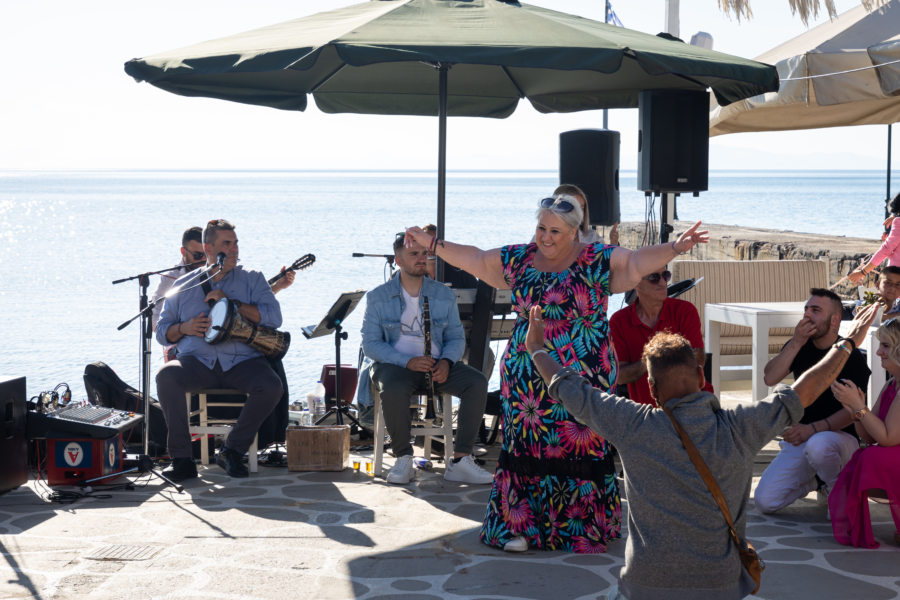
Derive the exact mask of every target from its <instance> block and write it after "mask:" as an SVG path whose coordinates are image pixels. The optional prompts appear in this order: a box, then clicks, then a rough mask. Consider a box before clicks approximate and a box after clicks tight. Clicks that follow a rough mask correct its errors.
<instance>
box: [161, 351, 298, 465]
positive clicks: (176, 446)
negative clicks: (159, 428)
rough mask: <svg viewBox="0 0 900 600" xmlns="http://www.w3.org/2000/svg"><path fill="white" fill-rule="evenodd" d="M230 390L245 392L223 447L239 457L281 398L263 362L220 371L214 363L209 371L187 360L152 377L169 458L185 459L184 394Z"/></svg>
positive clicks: (278, 385) (278, 386) (277, 384)
mask: <svg viewBox="0 0 900 600" xmlns="http://www.w3.org/2000/svg"><path fill="white" fill-rule="evenodd" d="M216 388H218V389H234V390H239V391H241V392H246V393H247V394H249V395H248V397H247V402H246V403H245V404H244V407H243V408H242V409H241V415H240V417H238V420H237V423H235V425H234V427H232V429H231V433H229V434H228V438H227V439H226V440H225V445H226V446H227V447H229V448H231V449H232V450H236V451H237V452H239V453H241V454H243V453H245V452H246V451H247V449H248V448H250V444H251V443H253V437H254V436H255V435H256V432H257V430H259V426H260V424H261V423H262V422H263V421H264V420H265V418H266V417H267V416H269V413H270V412H272V409H273V408H274V407H275V405H276V404H278V399H279V398H281V393H282V388H281V380H279V379H278V375H276V374H275V372H274V371H273V370H272V367H270V366H269V362H268V361H267V360H266V359H265V358H263V357H258V358H251V359H249V360H245V361H243V362H240V363H238V364H236V365H234V366H233V367H231V368H230V369H229V370H227V371H223V370H222V367H221V366H220V365H219V363H218V362H217V363H216V364H215V366H214V367H213V368H212V369H208V368H206V366H205V365H203V363H201V362H200V361H198V360H197V359H195V358H193V357H191V356H185V357H182V358H180V359H178V360H173V361H169V362H167V363H166V364H165V365H164V366H163V368H162V369H160V370H159V372H158V373H157V374H156V391H157V392H158V394H159V403H160V405H161V406H162V409H163V414H165V417H166V425H168V427H169V437H168V439H167V444H168V447H169V456H171V457H172V458H189V457H191V456H193V454H192V453H191V436H190V432H189V431H188V416H187V403H186V401H185V393H187V392H198V391H200V390H203V389H216Z"/></svg>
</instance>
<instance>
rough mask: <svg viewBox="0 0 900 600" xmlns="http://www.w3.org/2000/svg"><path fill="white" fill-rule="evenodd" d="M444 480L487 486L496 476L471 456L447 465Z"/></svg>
mask: <svg viewBox="0 0 900 600" xmlns="http://www.w3.org/2000/svg"><path fill="white" fill-rule="evenodd" d="M392 470H393V469H392ZM444 479H446V480H447V481H458V482H460V483H481V484H487V483H491V482H492V481H494V476H493V475H491V474H490V473H488V472H487V471H485V470H484V469H482V468H481V467H479V466H478V465H476V464H475V459H474V458H472V457H471V456H464V457H462V458H461V459H460V461H459V462H456V463H455V462H453V461H452V460H451V461H450V462H448V463H447V470H446V471H445V472H444Z"/></svg>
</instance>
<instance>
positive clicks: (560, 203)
mask: <svg viewBox="0 0 900 600" xmlns="http://www.w3.org/2000/svg"><path fill="white" fill-rule="evenodd" d="M541 208H550V209H559V211H560V212H572V211H573V210H575V205H574V204H572V203H571V202H569V201H568V200H563V199H562V198H552V197H551V198H544V199H543V200H541Z"/></svg>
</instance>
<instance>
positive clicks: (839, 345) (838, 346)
mask: <svg viewBox="0 0 900 600" xmlns="http://www.w3.org/2000/svg"><path fill="white" fill-rule="evenodd" d="M847 341H849V342H850V343H851V344H852V343H853V342H852V340H847ZM832 348H835V349H838V350H843V351H844V352H846V353H847V354H851V353H852V352H853V351H852V350H850V349H849V348H847V346H845V345H844V340H838V341H836V342H835V343H834V345H833V346H832Z"/></svg>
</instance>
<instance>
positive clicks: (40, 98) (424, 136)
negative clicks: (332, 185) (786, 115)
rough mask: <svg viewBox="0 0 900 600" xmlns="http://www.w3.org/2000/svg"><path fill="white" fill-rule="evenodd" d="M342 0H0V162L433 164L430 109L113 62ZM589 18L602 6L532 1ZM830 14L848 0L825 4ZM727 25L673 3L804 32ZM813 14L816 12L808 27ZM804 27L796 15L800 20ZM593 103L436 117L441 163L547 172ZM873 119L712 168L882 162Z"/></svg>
mask: <svg viewBox="0 0 900 600" xmlns="http://www.w3.org/2000/svg"><path fill="white" fill-rule="evenodd" d="M355 3H356V2H354V1H353V0H302V1H299V2H298V1H297V0H292V1H288V0H254V1H253V2H249V1H241V2H239V1H236V0H154V1H153V2H143V3H133V2H122V1H121V0H87V1H86V2H71V0H40V1H14V0H10V1H4V2H2V3H0V50H2V53H3V56H4V58H5V60H4V61H3V63H4V66H3V70H4V73H3V75H4V77H3V84H2V88H3V89H2V93H0V169H127V168H146V169H156V168H182V169H196V168H210V169H260V168H266V169H341V168H346V169H434V168H435V166H436V163H437V150H436V148H437V119H436V118H429V117H384V116H363V115H350V114H343V115H326V114H323V113H320V112H319V111H318V110H317V109H316V107H315V103H314V102H312V101H310V103H309V108H308V109H307V110H306V111H305V112H302V113H301V112H289V111H279V110H274V109H269V108H262V107H253V106H247V105H241V104H235V103H231V102H224V101H220V100H211V99H203V98H185V97H182V96H176V95H174V94H170V93H167V92H164V91H162V90H159V89H157V88H155V87H153V86H151V85H149V84H146V83H141V84H138V83H136V82H135V81H134V80H132V79H131V78H130V77H128V76H127V75H126V74H125V72H124V70H123V68H122V66H123V63H124V62H125V61H126V60H128V59H131V58H134V57H141V56H147V55H150V54H154V53H156V52H159V51H162V50H169V49H173V48H178V47H182V46H187V45H190V44H193V43H196V42H199V41H203V40H207V39H212V38H217V37H222V36H225V35H229V34H232V33H237V32H240V31H245V30H248V29H254V28H256V27H261V26H264V25H269V24H272V23H277V22H281V21H286V20H289V19H293V18H297V17H302V16H305V15H308V14H313V13H315V12H321V11H325V10H330V9H333V8H339V7H342V6H348V5H352V4H355ZM531 4H537V5H543V6H547V7H548V8H553V9H554V10H560V11H566V12H570V13H574V14H579V15H581V16H584V17H587V18H592V19H595V20H602V19H603V1H602V0H552V1H550V0H532V2H531ZM835 4H836V5H837V7H838V9H839V12H843V11H845V10H848V9H850V8H852V7H854V6H857V5H858V4H859V2H858V0H836V2H835ZM613 8H614V9H615V11H616V12H617V13H618V15H619V17H620V19H621V20H622V21H623V23H624V25H625V26H626V27H629V28H631V29H637V30H640V31H644V32H647V33H653V34H655V33H658V32H659V31H662V30H663V29H664V27H665V18H664V15H665V2H664V0H618V1H614V2H613ZM753 8H754V11H755V16H754V18H753V19H751V20H749V21H742V22H740V23H739V22H738V21H736V20H734V19H733V18H730V17H727V16H725V15H724V14H723V13H722V12H721V11H720V10H719V9H718V2H717V0H682V1H681V20H680V35H681V37H682V38H683V39H686V40H689V39H690V37H691V35H692V34H694V33H696V32H697V31H705V32H708V33H710V34H711V35H712V36H713V40H714V49H716V50H719V51H721V52H727V53H730V54H737V55H740V56H744V57H748V58H752V57H755V56H758V55H760V54H762V53H763V52H765V51H766V50H769V49H770V48H773V47H775V46H777V45H778V44H780V43H781V42H783V41H785V40H787V39H790V38H792V37H794V36H796V35H799V34H801V33H803V32H804V31H805V30H806V27H805V26H804V25H803V24H802V23H801V22H800V19H799V18H798V17H797V16H793V15H791V12H790V8H789V4H788V0H756V1H755V2H753ZM822 20H823V18H822V17H821V16H820V18H819V19H818V21H817V22H821V21H822ZM812 26H814V23H812V22H811V23H810V27H812ZM601 119H602V116H601V112H600V111H586V112H581V113H573V114H567V115H542V114H539V113H537V112H536V111H535V110H533V109H532V108H531V106H530V104H529V103H528V102H527V101H522V102H521V103H520V104H519V108H518V109H517V111H516V112H515V113H514V114H513V115H512V116H511V117H509V118H507V119H500V120H497V119H475V118H451V119H450V120H449V127H448V158H447V165H448V169H450V170H460V169H485V168H495V169H550V170H552V169H555V168H556V167H557V164H558V157H557V149H558V135H559V133H560V132H562V131H567V130H570V129H580V128H599V127H601V126H602V120H601ZM637 119H638V111H637V109H629V110H614V111H611V114H610V129H615V130H618V131H620V132H621V134H622V149H621V168H622V169H626V170H627V169H633V168H635V166H636V159H637V150H636V147H637V146H636V135H637ZM886 131H887V127H886V126H883V125H878V126H865V127H854V128H834V129H823V130H815V131H801V132H776V133H752V134H747V133H744V134H732V135H726V136H719V137H716V138H712V140H711V143H710V167H711V168H712V169H770V168H780V169H790V168H822V169H842V168H844V169H846V168H850V169H884V166H885V161H886V158H885V156H886V135H887V134H886Z"/></svg>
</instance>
